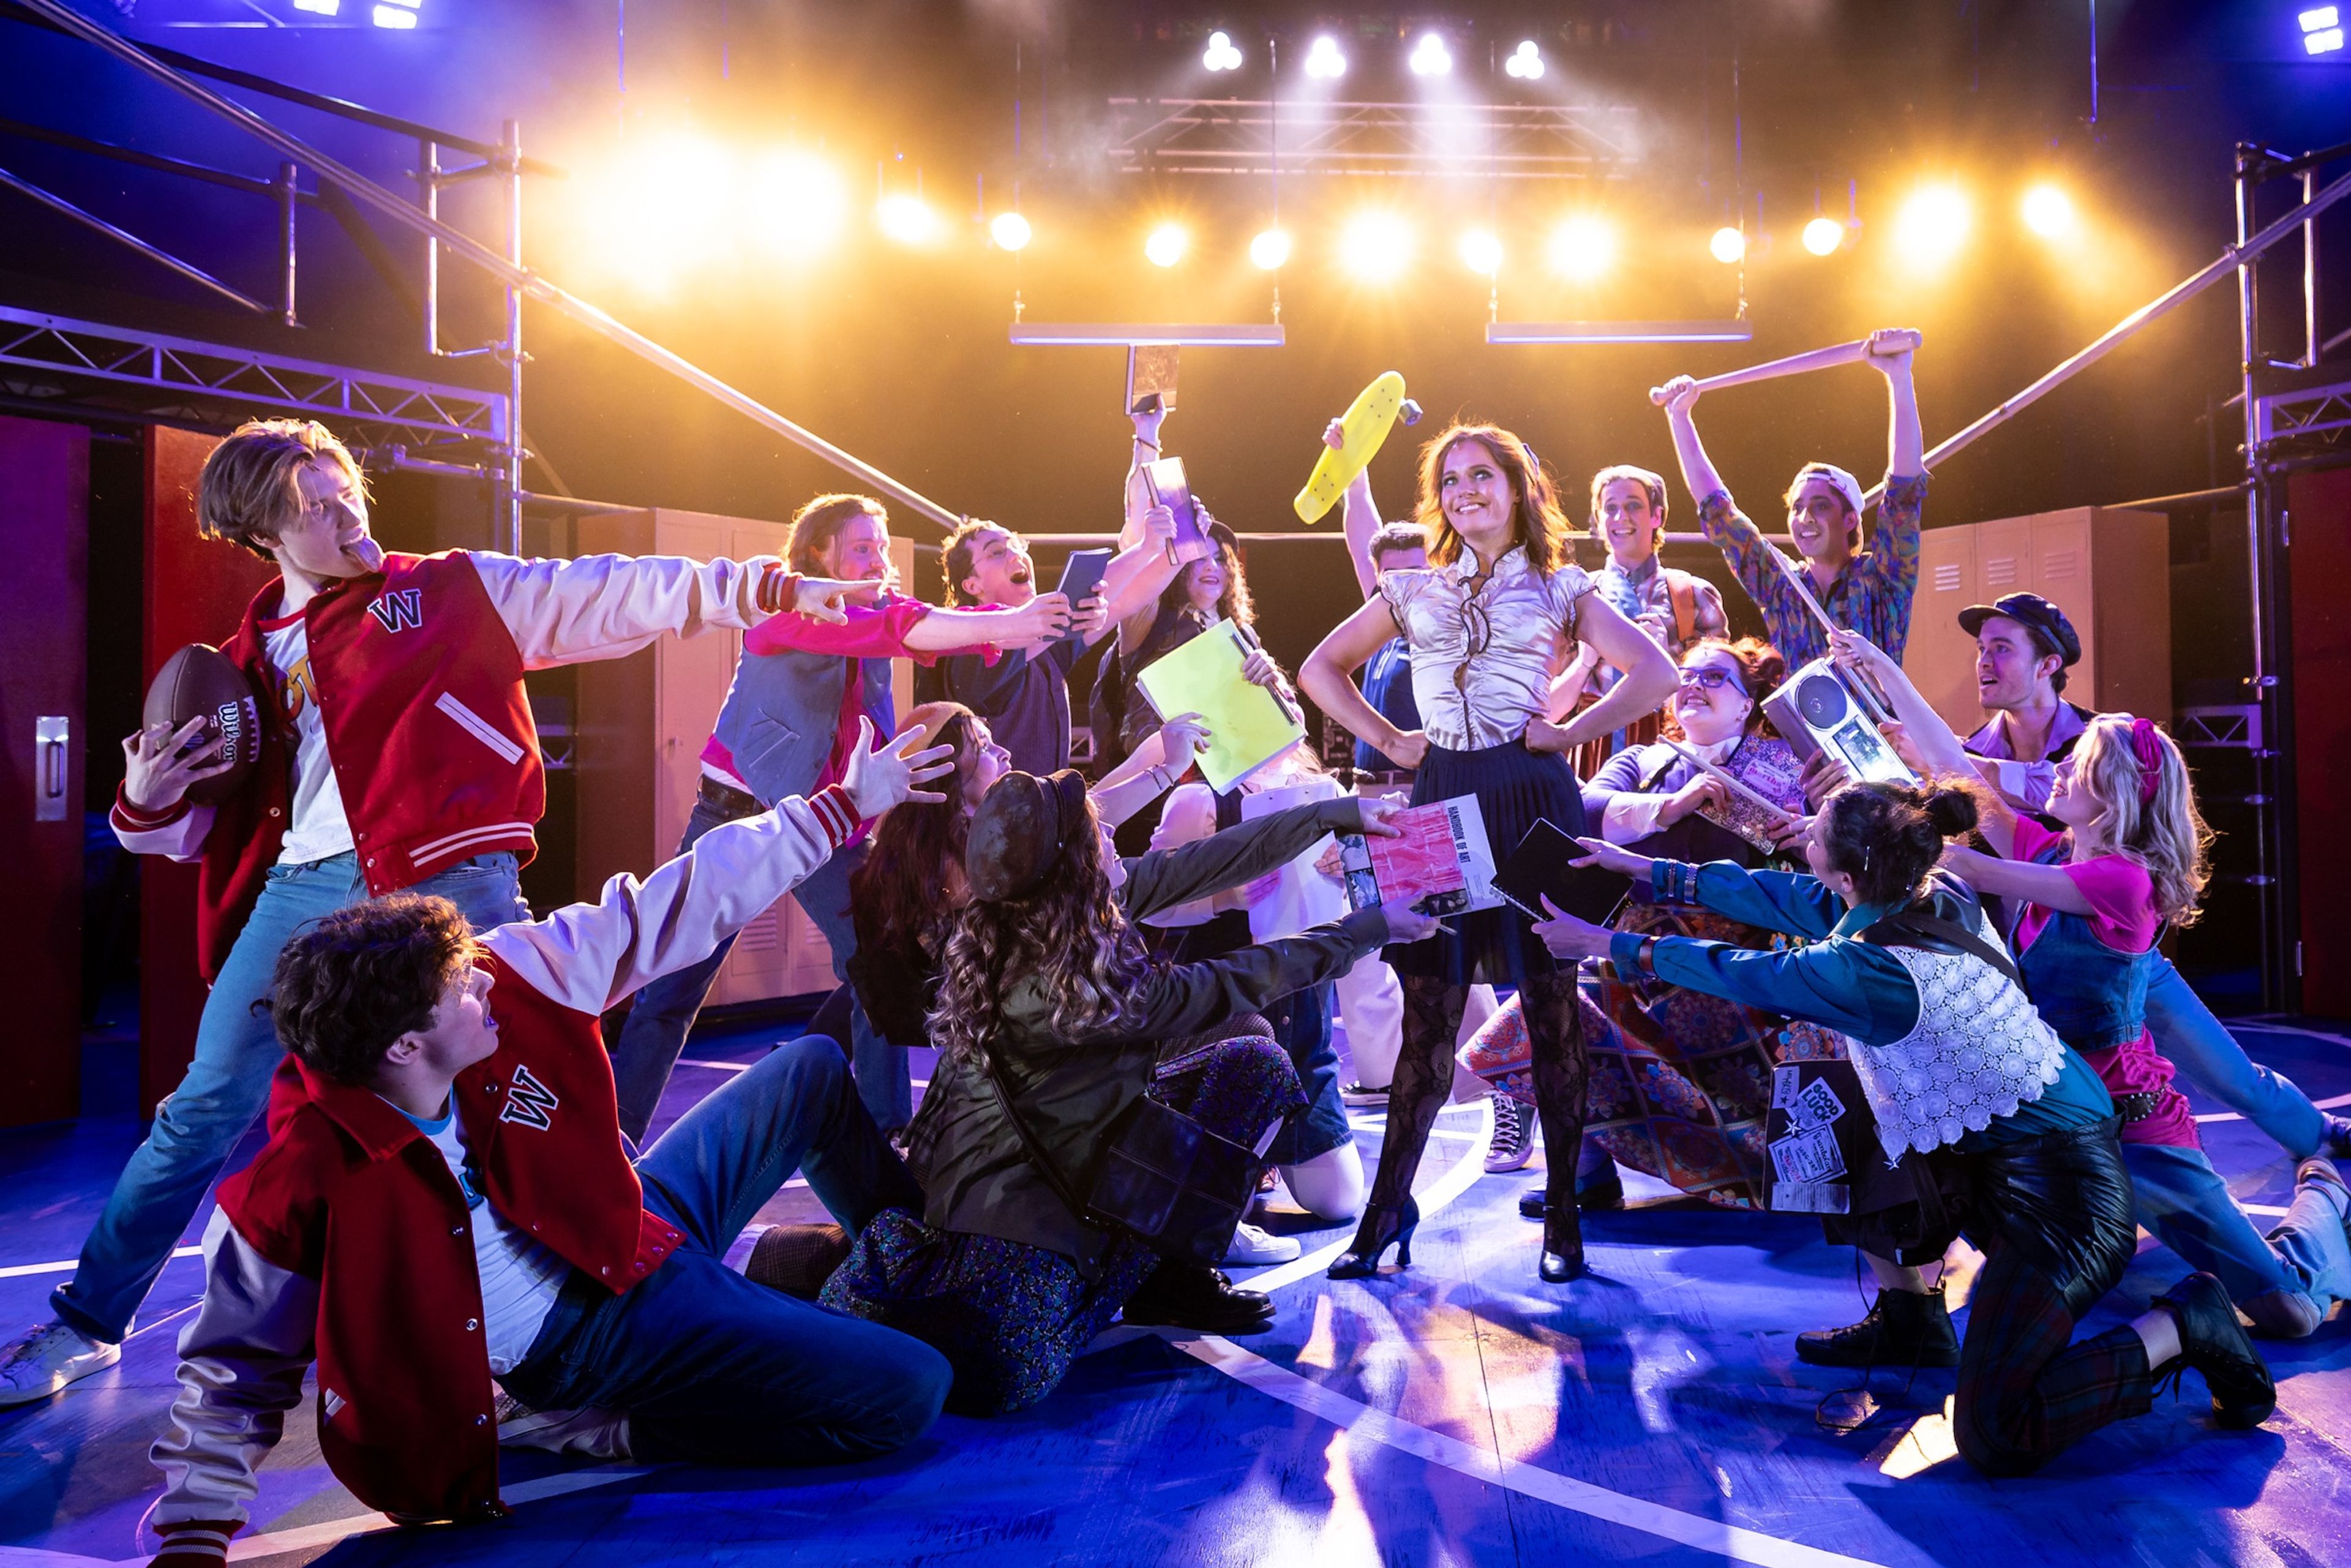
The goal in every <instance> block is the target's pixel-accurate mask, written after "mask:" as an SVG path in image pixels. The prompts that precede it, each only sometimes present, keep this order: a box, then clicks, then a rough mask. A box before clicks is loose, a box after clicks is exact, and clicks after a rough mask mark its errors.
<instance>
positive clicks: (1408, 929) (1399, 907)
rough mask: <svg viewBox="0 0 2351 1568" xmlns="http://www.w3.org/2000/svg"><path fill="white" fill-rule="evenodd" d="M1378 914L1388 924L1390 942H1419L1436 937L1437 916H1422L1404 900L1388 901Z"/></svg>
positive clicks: (1381, 906)
mask: <svg viewBox="0 0 2351 1568" xmlns="http://www.w3.org/2000/svg"><path fill="white" fill-rule="evenodd" d="M1380 914H1381V915H1382V916H1383V917H1384V918H1385V920H1386V921H1387V923H1388V940H1389V941H1391V942H1420V941H1425V940H1426V939H1427V938H1428V937H1431V936H1436V935H1437V916H1436V915H1423V914H1422V913H1421V912H1420V911H1419V910H1417V909H1415V908H1414V907H1413V906H1412V904H1410V903H1409V902H1408V901H1406V900H1405V899H1401V898H1392V899H1390V900H1388V902H1387V903H1385V904H1381V905H1380Z"/></svg>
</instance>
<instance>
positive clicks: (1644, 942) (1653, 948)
mask: <svg viewBox="0 0 2351 1568" xmlns="http://www.w3.org/2000/svg"><path fill="white" fill-rule="evenodd" d="M1633 962H1634V964H1635V966H1636V967H1639V968H1641V969H1642V970H1644V971H1646V972H1647V973H1649V974H1652V975H1654V974H1656V972H1657V939H1656V937H1654V936H1644V937H1642V938H1641V946H1640V950H1639V951H1638V952H1637V953H1636V954H1635V955H1634V958H1633Z"/></svg>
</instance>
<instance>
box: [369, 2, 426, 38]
mask: <svg viewBox="0 0 2351 1568" xmlns="http://www.w3.org/2000/svg"><path fill="white" fill-rule="evenodd" d="M419 5H423V0H392V4H391V5H378V6H377V7H376V8H375V11H374V13H373V15H372V16H371V20H372V21H373V22H374V23H375V25H376V26H379V27H391V28H393V29H395V30H398V31H402V32H405V31H406V30H407V29H409V28H411V27H413V26H416V10H417V7H418V6H419Z"/></svg>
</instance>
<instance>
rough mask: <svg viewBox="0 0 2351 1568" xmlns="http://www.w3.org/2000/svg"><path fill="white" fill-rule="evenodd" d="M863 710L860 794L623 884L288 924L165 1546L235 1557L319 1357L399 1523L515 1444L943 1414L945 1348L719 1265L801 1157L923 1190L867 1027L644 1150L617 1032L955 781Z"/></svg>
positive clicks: (165, 1519) (604, 1452) (415, 1517)
mask: <svg viewBox="0 0 2351 1568" xmlns="http://www.w3.org/2000/svg"><path fill="white" fill-rule="evenodd" d="M861 730H862V733H861V737H860V742H861V743H860V745H859V747H857V750H856V753H855V755H854V756H853V758H852V760H851V763H850V765H849V768H848V769H847V771H846V772H845V774H844V775H843V777H842V779H841V783H840V784H838V785H835V786H833V787H831V788H829V789H824V790H822V791H820V792H819V793H818V794H817V795H816V796H815V797H813V798H812V799H809V800H799V799H791V800H785V801H784V802H782V803H781V804H780V805H778V807H777V808H776V809H775V810H772V811H768V812H766V813H763V814H762V815H759V816H757V817H753V818H748V819H747V820H745V821H739V822H731V823H728V824H726V825H725V826H723V827H719V828H715V829H713V830H712V831H710V832H709V833H707V834H706V835H705V836H704V837H703V839H702V840H701V841H699V842H697V843H696V844H695V847H694V848H693V849H692V850H691V851H690V852H687V853H685V854H683V855H680V856H678V857H677V858H676V859H675V860H674V861H671V862H669V863H668V864H666V865H664V866H663V867H661V868H660V869H659V870H657V871H655V872H654V873H653V874H652V875H651V876H649V877H647V878H645V879H644V880H643V882H642V883H640V882H638V881H637V880H636V879H634V878H632V877H628V876H619V877H615V878H613V879H612V881H611V882H610V883H607V884H606V885H605V888H604V892H603V897H602V899H601V901H600V902H598V903H595V904H573V905H571V906H570V907H569V908H566V909H562V910H559V911H558V912H557V913H556V914H555V915H552V916H551V917H550V918H549V919H546V920H541V921H532V922H525V923H517V924H513V925H500V926H497V927H496V928H494V929H493V930H491V931H489V932H488V933H486V935H484V936H481V937H479V938H478V939H476V938H475V937H474V936H472V935H471V934H470V932H469V928H468V927H467V925H466V924H465V918H464V916H463V915H460V914H459V913H458V911H457V908H456V906H455V904H451V903H450V902H449V901H448V900H446V899H442V898H426V897H417V896H414V895H397V896H393V897H391V898H384V899H378V900H375V901H373V902H371V903H369V904H360V905H358V906H356V907H353V908H350V909H345V910H340V911H338V912H337V913H335V914H333V915H329V916H328V917H327V918H326V919H324V920H322V921H319V922H318V923H316V924H315V925H311V926H309V927H308V928H307V929H306V930H304V931H303V932H301V933H300V934H298V936H295V937H294V939H293V940H292V941H290V942H288V943H287V946H286V947H285V949H284V951H283V952H282V953H281V954H280V955H279V957H278V961H277V975H276V983H275V986H274V988H273V991H272V997H271V1007H272V1010H273V1012H274V1014H275V1019H276V1023H277V1032H278V1036H279V1038H280V1039H281V1040H284V1041H285V1042H286V1045H287V1050H288V1051H289V1053H290V1054H289V1056H288V1058H287V1061H286V1063H285V1065H284V1066H283V1067H281V1068H280V1070H279V1071H278V1073H277V1082H276V1083H275V1084H274V1085H273V1087H272V1091H271V1096H270V1107H269V1128H270V1138H269V1142H268V1145H266V1147H265V1148H264V1149H263V1150H262V1152H261V1153H260V1154H259V1155H257V1156H256V1157H255V1159H254V1162H253V1164H252V1165H251V1166H247V1167H246V1169H245V1170H243V1171H241V1172H239V1173H238V1174H237V1175H236V1176H232V1177H230V1178H229V1179H228V1180H227V1181H226V1182H225V1183H223V1184H222V1186H221V1190H220V1208H219V1212H218V1213H216V1214H215V1215H214V1218H213V1221H212V1224H211V1226H210V1227H209V1228H207V1230H206V1232H205V1236H204V1263H205V1284H204V1301H203V1302H202V1303H201V1305H200V1306H199V1308H198V1310H197V1313H196V1316H195V1318H194V1320H193V1322H191V1323H190V1324H189V1326H188V1328H187V1329H186V1331H185V1332H184V1333H183V1334H182V1335H181V1339H180V1372H179V1378H180V1385H181V1394H180V1397H179V1399H178V1401H177V1402H176V1403H175V1404H174V1405H173V1406H172V1423H173V1424H172V1430H171V1432H170V1433H169V1434H167V1435H166V1436H165V1437H163V1438H162V1440H160V1441H159V1442H158V1443H157V1444H156V1445H155V1450H154V1457H155V1461H156V1463H157V1465H158V1466H159V1467H160V1468H161V1469H162V1470H163V1472H164V1475H165V1477H166V1479H167V1481H168V1486H167V1490H166V1491H165V1495H164V1497H163V1500H162V1502H161V1503H160V1504H159V1505H158V1506H157V1508H156V1510H155V1514H154V1517H155V1521H156V1527H157V1529H158V1531H160V1532H161V1534H162V1538H163V1542H164V1546H163V1550H162V1554H161V1555H160V1556H159V1558H158V1559H157V1561H158V1562H159V1563H171V1564H175V1565H193V1564H195V1563H204V1562H212V1563H218V1562H220V1561H221V1560H222V1559H223V1557H224V1556H225V1552H226V1550H227V1545H228V1540H229V1537H230V1535H231V1534H233V1533H234V1532H235V1531H236V1530H237V1529H238V1528H239V1527H240V1526H241V1525H242V1524H243V1523H244V1522H245V1521H246V1517H247V1511H248V1507H249V1505H250V1502H251V1500H252V1498H253V1496H254V1493H255V1490H256V1483H255V1475H254V1471H255V1468H256V1465H258V1463H259V1462H260V1460H261V1459H262V1458H263V1457H264V1456H265V1455H266V1454H267V1452H268V1451H269V1449H270V1448H272V1447H274V1446H275V1445H276V1443H277V1439H278V1437H279V1435H280V1433H281V1431H282V1428H283V1426H284V1421H285V1413H286V1411H287V1409H289V1408H291V1407H292V1406H294V1405H296V1404H297V1403H298V1401H299V1400H300V1399H301V1397H302V1379H303V1375H304V1373H305V1371H306V1370H307V1369H308V1366H309V1364H311V1362H312V1361H314V1360H315V1361H316V1362H317V1363H318V1367H319V1406H318V1425H319V1448H320V1449H321V1451H322V1452H323V1454H324V1456H325V1458H326V1461H327V1464H328V1467H329V1469H331V1470H333V1472H334V1474H335V1476H336V1479H339V1480H340V1481H341V1482H342V1483H343V1484H344V1485H345V1486H347V1487H349V1488H350V1490H351V1491H352V1492H353V1494H355V1495H356V1496H357V1497H358V1498H359V1499H360V1501H361V1502H363V1503H365V1504H366V1505H368V1506H369V1507H371V1508H376V1509H381V1510H382V1511H384V1512H386V1513H388V1514H390V1515H392V1517H393V1518H394V1519H395V1520H398V1521H401V1522H403V1523H409V1522H421V1521H430V1520H460V1521H465V1520H480V1519H490V1518H496V1517H497V1516H499V1515H501V1514H503V1513H504V1512H505V1511H506V1510H505V1507H504V1505H503V1504H502V1503H501V1501H500V1500H499V1497H498V1457H497V1449H498V1444H499V1442H500V1440H501V1438H504V1439H505V1440H506V1441H508V1442H515V1443H522V1444H527V1445H528V1446H532V1447H540V1448H553V1449H557V1450H559V1451H571V1452H578V1453H585V1454H590V1455H593V1456H595V1457H598V1458H639V1459H655V1460H661V1459H675V1460H687V1461H701V1462H708V1463H724V1464H730V1465H739V1464H746V1463H749V1464H775V1465H800V1464H812V1463H821V1462H825V1461H839V1460H855V1459H862V1458H871V1457H872V1456H874V1455H877V1454H883V1453H887V1452H889V1451H890V1450H892V1449H893V1448H898V1447H900V1446H902V1445H903V1444H904V1443H906V1442H908V1441H909V1440H911V1439H912V1438H914V1437H916V1436H917V1435H919V1434H920V1433H921V1432H922V1431H923V1430H924V1429H925V1428H926V1427H929V1426H930V1424H931V1422H932V1420H933V1418H934V1417H935V1416H937V1415H938V1412H939V1408H940V1406H941V1404H942V1403H943V1402H944V1400H945V1399H946V1392H947V1385H948V1369H947V1364H946V1361H945V1360H944V1359H943V1358H942V1357H941V1356H940V1355H939V1354H938V1353H937V1352H935V1351H934V1350H932V1349H931V1348H930V1347H929V1346H927V1345H925V1344H924V1343H921V1342H920V1341H918V1340H914V1339H912V1338H909V1337H907V1336H906V1335H904V1334H901V1333H894V1332H893V1331H892V1330H890V1329H887V1328H883V1327H881V1326H878V1325H876V1324H872V1323H868V1322H860V1321H858V1320H857V1319H855V1318H853V1317H850V1316H847V1315H845V1314H842V1313H839V1312H828V1311H825V1310H824V1309H822V1308H820V1307H817V1306H814V1305H811V1304H810V1303H808V1302H806V1301H796V1300H794V1299H793V1298H791V1297H790V1296H789V1295H785V1294H783V1293H781V1292H779V1291H771V1290H768V1289H766V1288H765V1287H763V1286H760V1285H757V1284H754V1283H752V1282H751V1281H748V1280H746V1279H745V1278H743V1276H741V1275H739V1274H737V1273H735V1272H734V1271H733V1270H729V1269H728V1268H726V1265H725V1263H724V1262H723V1261H722V1259H723V1258H724V1256H725V1254H726V1249H727V1247H728V1245H729V1244H730V1243H732V1242H733V1241H734V1239H735V1238H736V1237H737V1234H738V1233H740V1232H741V1231H742V1229H743V1228H744V1227H745V1226H746V1225H747V1224H748V1223H749V1222H750V1219H751V1218H752V1216H753V1215H754V1214H756V1213H757V1212H758V1208H759V1207H760V1206H761V1205H762V1204H763V1203H765V1202H766V1201H767V1200H768V1198H770V1197H773V1196H774V1195H775V1193H776V1191H777V1189H778V1187H780V1186H782V1184H783V1182H784V1181H785V1179H786V1178H787V1177H789V1176H790V1175H791V1174H792V1172H793V1171H794V1169H796V1168H805V1170H806V1171H807V1174H808V1179H809V1185H810V1187H811V1188H812V1189H813V1190H814V1191H815V1193H816V1195H817V1197H819V1198H820V1199H821V1200H823V1202H824V1204H825V1206H826V1207H828V1208H830V1209H831V1211H832V1213H833V1214H834V1216H835V1217H836V1218H839V1219H840V1220H841V1223H842V1224H843V1225H845V1226H847V1227H848V1228H851V1229H852V1230H855V1229H857V1228H862V1226H863V1225H864V1224H865V1222H866V1221H867V1220H869V1219H871V1218H872V1217H873V1216H874V1215H875V1214H877V1213H879V1212H880V1211H881V1210H882V1209H883V1208H884V1207H890V1206H893V1205H904V1204H908V1203H918V1202H919V1201H920V1197H919V1193H918V1192H917V1189H916V1188H915V1186H914V1182H913V1180H912V1178H911V1177H910V1176H908V1175H907V1173H906V1171H905V1168H904V1166H902V1165H900V1164H899V1162H898V1160H897V1159H896V1157H895V1156H894V1155H893V1154H892V1153H891V1152H890V1149H889V1146H888V1145H886V1144H885V1143H884V1142H883V1139H882V1136H881V1134H880V1133H879V1132H878V1131H877V1130H876V1129H875V1127H874V1125H873V1122H872V1118H871V1117H870V1116H869V1115H868V1114H867V1113H866V1112H865V1110H864V1107H863V1106H862V1103H860V1102H859V1100H858V1097H857V1092H856V1087H855V1084H854V1083H853V1082H852V1079H851V1076H850V1071H849V1064H848V1061H847V1060H846V1058H845V1057H844V1056H843V1055H842V1052H841V1047H840V1046H839V1045H838V1044H836V1043H835V1042H834V1041H832V1040H829V1039H825V1038H822V1037H816V1036H803V1037H802V1038H801V1039H799V1040H792V1041H789V1042H787V1043H786V1044H785V1045H783V1046H781V1047H779V1048H778V1050H777V1051H775V1052H774V1053H773V1054H772V1055H770V1056H768V1058H767V1059H766V1060H765V1061H761V1062H759V1063H758V1065H756V1066H754V1067H752V1068H750V1069H749V1070H748V1071H745V1072H742V1073H740V1074H738V1075H737V1077H736V1078H735V1080H734V1081H733V1082H731V1083H729V1084H727V1085H726V1087H725V1088H723V1089H721V1090H720V1091H718V1092H716V1093H715V1094H712V1095H711V1096H710V1097H709V1098H707V1099H705V1100H704V1101H703V1102H702V1103H700V1104H698V1105H696V1106H695V1108H694V1109H693V1111H691V1112H689V1113H687V1114H686V1115H685V1116H684V1118H683V1119H681V1120H680V1121H679V1122H678V1124H676V1125H675V1126H674V1127H673V1128H672V1129H671V1130H670V1131H669V1132H668V1133H667V1134H665V1135H664V1137H663V1138H662V1139H661V1140H660V1141H659V1142H658V1143H656V1144H655V1145H653V1149H652V1150H651V1152H649V1153H648V1154H646V1155H644V1156H643V1158H642V1159H641V1160H638V1161H637V1162H636V1163H635V1164H634V1165H633V1166H632V1164H631V1163H630V1159H629V1151H628V1147H627V1145H625V1144H624V1143H623V1141H622V1137H621V1132H620V1125H619V1119H618V1111H617V1108H616V1105H615V1103H614V1098H613V1092H612V1073H611V1066H610V1063H609V1061H608V1059H607V1056H606V1053H605V1049H604V1044H603V1040H602V1039H601V1034H600V1031H599V1027H598V1019H599V1016H600V1015H601V1013H603V1012H604V1010H605V1009H608V1008H610V1007H611V1006H612V1005H613V1004H615V1003H616V1002H618V1001H619V1000H621V998H623V997H626V996H628V995H629V994H630V993H631V992H632V991H634V990H635V989H637V988H639V987H641V986H643V985H644V984H645V983H646V982H647V981H649V980H652V979H653V978H655V977H658V976H661V975H664V974H666V973H669V972H670V971H672V970H674V969H678V968H681V967H685V966H688V965H691V964H693V963H695V962H696V961H697V960H699V959H700V958H701V957H702V956H704V955H705V954H706V953H707V952H709V951H710V949H711V948H712V947H714V946H716V945H717V943H718V942H719V941H720V940H721V939H722V938H723V937H725V936H727V935H729V934H731V933H733V932H735V931H737V930H738V929H739V928H741V926H742V925H744V924H745V923H746V922H747V921H749V920H752V919H754V918H756V917H757V916H758V915H759V914H760V913H761V912H763V911H764V910H766V909H767V908H768V906H769V905H770V904H774V903H775V901H776V900H777V899H778V898H779V897H781V896H782V895H783V894H785V893H787V892H789V890H790V889H791V888H792V886H793V885H794V884H796V883H799V881H800V880H801V879H802V878H804V877H806V876H807V875H808V874H809V873H810V872H811V871H813V870H815V869H816V868H817V867H818V866H820V865H821V864H823V863H824V862H825V860H826V858H827V857H828V856H830V855H831V853H832V852H833V851H834V850H836V849H837V848H839V846H840V845H841V842H842V841H844V840H845V839H847V838H848V836H849V835H850V833H851V832H852V831H853V830H854V829H855V828H856V826H857V825H858V823H859V821H861V820H862V819H865V818H868V817H872V816H875V815H878V814H879V813H880V812H882V811H883V810H887V809H888V808H889V807H891V806H892V805H893V804H896V803H897V802H898V801H900V800H909V799H912V800H937V799H939V797H938V796H937V795H935V794H928V793H925V792H923V791H921V790H919V789H917V786H919V785H921V784H924V783H927V782H929V781H930V780H931V779H933V778H934V777H935V775H936V774H937V773H938V772H939V771H941V767H940V764H941V763H942V762H943V761H944V758H945V755H946V754H945V752H944V750H943V749H941V748H936V747H934V748H932V749H929V750H924V751H914V750H913V743H914V741H915V739H916V738H917V737H914V736H913V735H911V734H910V735H904V736H901V737H898V738H897V739H896V740H893V741H892V742H891V743H890V744H889V745H887V746H885V747H879V748H876V747H873V745H872V725H871V723H870V722H865V723H863V724H862V726H861ZM493 1378H496V1379H497V1385H493V1383H492V1381H491V1380H492V1379H493ZM499 1386H502V1387H503V1389H504V1390H505V1394H506V1396H507V1397H505V1398H502V1397H501V1396H500V1394H499V1392H498V1389H499ZM517 1402H518V1403H517ZM501 1406H504V1407H505V1408H504V1410H502V1409H501ZM502 1417H504V1418H502Z"/></svg>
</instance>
